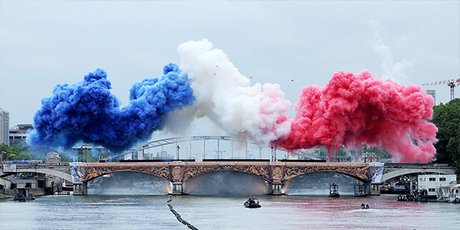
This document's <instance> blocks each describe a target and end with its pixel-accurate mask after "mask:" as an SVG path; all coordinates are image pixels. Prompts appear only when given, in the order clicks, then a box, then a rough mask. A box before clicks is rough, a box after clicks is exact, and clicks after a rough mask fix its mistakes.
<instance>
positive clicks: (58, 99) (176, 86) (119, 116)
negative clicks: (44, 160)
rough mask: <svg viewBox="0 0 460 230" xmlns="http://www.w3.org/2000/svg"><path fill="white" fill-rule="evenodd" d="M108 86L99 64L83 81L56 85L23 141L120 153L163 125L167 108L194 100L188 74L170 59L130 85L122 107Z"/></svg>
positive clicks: (169, 110)
mask: <svg viewBox="0 0 460 230" xmlns="http://www.w3.org/2000/svg"><path fill="white" fill-rule="evenodd" d="M110 89H111V83H110V81H109V80H107V74H106V73H105V72H104V71H103V70H101V69H97V70H96V71H94V72H92V73H89V74H88V75H86V76H85V77H84V80H83V81H82V82H78V83H76V84H73V85H69V84H59V85H57V86H56V87H55V88H54V91H53V95H52V96H51V97H49V98H44V99H43V100H42V107H41V108H40V109H39V110H38V111H37V113H36V114H35V117H34V128H35V129H34V130H33V131H32V132H31V133H30V134H29V136H28V137H27V143H28V144H29V145H31V146H50V147H64V148H71V147H72V146H73V145H75V144H76V143H77V142H80V141H83V142H85V143H94V144H97V145H102V146H104V147H106V148H108V149H109V150H111V151H112V152H120V151H123V150H126V149H128V148H130V147H132V146H133V145H134V144H135V143H136V142H138V141H141V140H146V139H148V138H150V136H151V134H152V132H153V131H156V130H159V129H161V128H162V123H163V121H164V120H165V119H164V118H165V116H166V115H167V114H168V113H169V112H172V111H174V110H177V109H180V108H183V107H185V106H188V105H191V104H192V102H193V101H194V100H195V97H194V96H193V90H192V88H191V86H190V82H189V79H188V76H187V74H185V73H183V72H181V71H180V70H179V67H178V66H177V65H175V64H168V65H166V66H165V67H164V68H163V76H161V77H160V78H149V79H144V80H143V81H142V82H139V83H136V84H134V86H133V87H132V88H131V90H130V102H129V104H128V105H127V106H126V107H123V108H120V102H119V100H118V99H117V98H116V97H115V96H114V95H112V94H111V92H110Z"/></svg>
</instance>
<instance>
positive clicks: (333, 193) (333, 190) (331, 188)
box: [329, 183, 340, 197]
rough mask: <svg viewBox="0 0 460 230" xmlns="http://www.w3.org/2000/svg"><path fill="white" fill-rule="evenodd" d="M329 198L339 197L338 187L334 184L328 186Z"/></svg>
mask: <svg viewBox="0 0 460 230" xmlns="http://www.w3.org/2000/svg"><path fill="white" fill-rule="evenodd" d="M329 197H340V193H339V186H338V185H337V184H336V183H332V184H331V185H330V186H329Z"/></svg>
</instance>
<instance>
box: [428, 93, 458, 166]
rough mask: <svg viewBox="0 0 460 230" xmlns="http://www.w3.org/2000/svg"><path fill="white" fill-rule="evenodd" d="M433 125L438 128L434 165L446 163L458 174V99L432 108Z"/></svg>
mask: <svg viewBox="0 0 460 230" xmlns="http://www.w3.org/2000/svg"><path fill="white" fill-rule="evenodd" d="M433 123H434V124H436V126H437V127H438V129H439V130H438V133H437V135H436V137H437V138H438V142H437V143H436V144H435V147H436V152H437V153H436V161H435V162H436V163H448V164H451V165H453V166H455V167H456V168H457V174H458V173H460V99H458V98H457V99H454V100H452V101H450V102H449V103H447V104H440V105H437V106H435V107H434V114H433Z"/></svg>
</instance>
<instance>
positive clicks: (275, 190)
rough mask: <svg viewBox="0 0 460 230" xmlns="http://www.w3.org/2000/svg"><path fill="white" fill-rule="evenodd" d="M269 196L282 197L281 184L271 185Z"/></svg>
mask: <svg viewBox="0 0 460 230" xmlns="http://www.w3.org/2000/svg"><path fill="white" fill-rule="evenodd" d="M270 194H271V195H275V196H276V195H284V194H285V193H284V189H283V184H281V183H273V184H271V191H270Z"/></svg>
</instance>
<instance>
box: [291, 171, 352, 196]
mask: <svg viewBox="0 0 460 230" xmlns="http://www.w3.org/2000/svg"><path fill="white" fill-rule="evenodd" d="M358 182H359V181H358V180H356V179H355V178H353V177H350V176H347V175H344V174H341V173H333V172H324V173H311V174H304V175H301V176H297V177H294V178H293V179H291V180H289V181H287V182H286V183H285V184H284V192H285V193H286V194H288V195H328V194H329V185H331V184H332V183H335V184H337V185H338V186H339V193H340V194H341V195H353V194H354V185H355V184H356V183H358Z"/></svg>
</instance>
